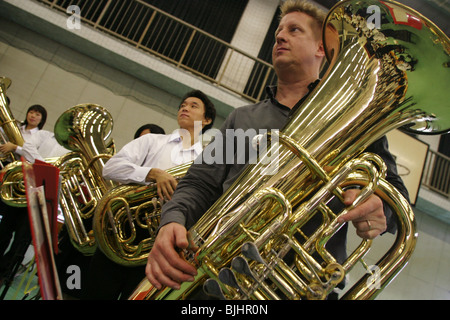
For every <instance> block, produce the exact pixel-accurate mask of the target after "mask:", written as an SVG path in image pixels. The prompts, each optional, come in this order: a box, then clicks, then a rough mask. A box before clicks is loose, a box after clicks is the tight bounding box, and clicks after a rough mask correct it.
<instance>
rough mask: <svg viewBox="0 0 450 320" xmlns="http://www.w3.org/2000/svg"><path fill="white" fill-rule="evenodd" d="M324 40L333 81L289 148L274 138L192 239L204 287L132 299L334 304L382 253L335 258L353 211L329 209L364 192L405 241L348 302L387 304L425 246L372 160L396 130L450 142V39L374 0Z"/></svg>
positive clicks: (343, 18)
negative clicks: (204, 297)
mask: <svg viewBox="0 0 450 320" xmlns="http://www.w3.org/2000/svg"><path fill="white" fill-rule="evenodd" d="M370 6H377V8H378V9H379V13H380V19H379V20H378V21H380V25H379V26H376V28H371V27H370V26H369V25H368V24H367V20H368V18H369V17H370V15H371V13H368V10H367V8H369V7H370ZM323 37H324V45H325V49H326V53H327V59H328V62H329V64H330V67H329V68H328V70H327V73H326V74H325V76H324V78H323V79H322V80H321V82H320V83H319V85H318V86H317V87H316V88H315V89H314V91H313V92H312V93H311V94H310V95H309V96H308V98H307V99H306V100H305V102H304V103H303V104H302V106H301V108H299V109H298V110H297V111H296V113H295V114H294V115H293V117H292V118H291V119H290V120H289V122H288V123H287V124H286V125H285V127H284V128H283V130H282V131H281V132H280V134H279V136H278V137H277V138H278V139H274V138H275V137H274V136H272V138H271V145H270V147H269V148H268V153H267V155H265V156H263V157H262V159H260V161H258V162H257V163H256V164H250V165H249V166H247V167H246V169H245V170H244V172H243V173H242V174H241V175H240V176H239V178H238V179H237V180H236V181H235V183H234V184H233V185H232V186H231V187H230V188H229V189H228V190H227V191H226V192H225V194H224V195H223V196H222V197H221V198H219V200H218V201H216V203H215V204H214V205H213V206H212V207H211V208H210V209H209V210H208V211H207V212H206V213H205V214H204V215H203V216H202V218H201V219H200V220H199V221H197V223H196V224H194V226H193V227H192V228H190V230H189V231H188V237H189V238H191V239H192V241H193V245H192V246H191V247H194V248H196V247H197V248H198V249H197V250H196V251H195V252H194V253H192V252H188V251H186V252H184V255H185V257H186V258H187V260H188V261H190V262H191V263H192V264H193V265H195V266H196V267H197V270H198V275H197V277H196V279H195V281H194V282H192V283H183V284H182V286H181V289H180V290H173V289H170V288H163V289H161V290H157V289H156V288H153V287H152V286H151V285H150V284H149V283H148V281H147V280H146V279H144V281H143V282H142V283H141V285H140V286H139V287H138V288H137V289H136V291H135V292H134V293H133V294H132V296H131V297H130V299H183V298H188V297H189V296H190V292H191V291H192V290H194V289H195V288H196V287H199V286H203V288H204V290H205V291H206V292H207V293H209V294H211V295H214V296H216V297H219V298H224V299H225V298H226V299H322V298H325V297H326V296H327V295H328V294H329V293H330V292H331V291H333V290H334V289H335V287H336V286H337V284H338V283H340V282H341V281H342V279H343V278H344V276H345V275H348V274H349V273H350V271H351V270H352V268H353V267H354V265H355V263H356V262H357V261H359V260H361V259H362V257H363V256H364V255H365V254H366V253H367V251H368V249H369V248H370V245H371V241H369V240H363V241H362V242H361V245H360V246H359V247H358V248H356V249H355V251H353V252H352V253H350V254H349V256H348V258H347V259H346V260H345V261H344V262H338V261H336V259H335V258H334V257H333V256H332V255H331V253H330V252H328V251H327V247H326V245H327V243H328V241H329V239H330V238H331V237H332V236H333V235H334V234H335V233H336V232H337V231H338V230H339V229H340V228H341V227H342V226H343V225H342V224H341V223H338V218H339V216H340V215H342V214H345V212H347V211H348V210H350V209H351V208H352V207H349V208H344V209H343V210H342V211H340V212H333V211H332V210H331V208H330V207H328V205H327V203H328V201H329V200H330V199H331V198H338V199H341V198H342V193H343V188H345V187H347V186H353V185H355V186H360V187H361V189H362V190H361V193H360V196H359V198H358V199H357V200H356V201H355V203H354V204H353V205H356V204H357V203H360V202H361V201H364V199H365V198H366V197H368V196H369V195H370V194H372V193H373V192H375V193H376V194H378V195H380V197H381V198H382V199H384V200H385V201H386V202H387V203H388V204H389V205H390V206H391V208H392V209H393V211H394V213H395V215H396V216H397V221H398V231H397V236H396V240H395V242H394V244H393V245H392V247H391V248H390V249H389V251H388V252H387V253H386V254H385V255H384V256H383V257H382V258H381V259H380V260H379V261H378V262H377V263H376V266H377V267H378V268H379V270H380V276H379V279H378V280H379V286H378V287H377V286H371V285H368V284H369V283H370V281H369V279H368V278H367V277H368V275H366V276H363V277H362V278H361V279H360V280H359V281H358V282H357V283H356V284H355V285H354V286H353V287H351V288H350V289H348V291H347V292H346V293H345V295H344V296H343V298H348V299H371V298H374V297H376V296H377V294H378V293H379V292H381V290H382V289H383V288H384V287H385V286H387V285H388V283H389V282H390V281H391V280H392V279H393V278H394V277H395V275H396V274H397V273H398V272H400V270H401V269H402V268H403V267H404V266H405V264H406V263H407V261H408V259H409V257H410V256H411V254H412V252H413V250H414V247H415V243H416V237H417V234H416V229H415V221H414V215H413V212H412V210H411V207H410V205H409V203H408V201H407V200H406V199H404V197H403V196H402V195H401V194H400V193H399V192H398V191H397V190H396V189H395V188H394V187H392V185H390V184H389V183H388V182H387V181H386V180H385V179H384V165H383V163H382V162H381V161H380V160H379V159H378V157H376V156H374V155H371V154H368V153H367V154H362V152H363V150H365V149H366V148H367V147H368V146H369V145H370V144H371V143H373V142H374V141H376V140H377V139H379V138H381V137H382V136H383V135H384V134H385V133H386V132H388V131H390V130H393V129H395V128H399V127H403V128H405V129H406V130H408V131H412V132H416V133H425V134H426V133H428V134H439V133H443V132H448V131H449V130H450V118H449V117H448V102H447V98H448V93H447V88H446V86H447V85H448V83H449V80H450V78H449V76H450V70H449V66H450V64H449V61H450V59H449V53H450V50H449V48H450V42H449V39H448V37H447V36H445V34H443V32H442V31H441V30H440V29H439V28H437V27H436V26H435V25H434V24H433V23H432V22H430V21H429V20H428V19H427V18H425V17H424V16H422V15H421V14H419V13H418V12H416V11H414V10H412V9H410V8H408V7H407V6H404V5H402V4H400V3H397V2H393V1H371V0H367V1H365V0H355V1H340V2H339V3H338V4H336V5H335V6H334V7H333V8H332V9H331V10H330V12H329V13H328V15H327V18H326V21H325V24H324V28H323ZM430 89H432V90H430ZM311 124H314V125H311ZM276 140H279V143H276ZM269 154H270V155H273V154H278V157H277V159H276V161H278V170H276V172H275V173H274V174H273V175H263V174H261V173H262V172H264V170H266V169H267V168H268V163H270V162H269V161H267V157H268V155H269ZM269 165H270V164H269ZM326 167H331V168H333V170H332V171H331V172H327V171H326V170H325V169H324V168H326ZM313 217H319V218H320V220H321V221H322V223H321V224H320V225H319V226H318V228H317V229H316V230H315V231H314V232H312V233H308V234H306V233H304V232H303V228H304V226H305V225H306V224H307V223H308V222H310V221H311V219H312V218H313ZM288 253H289V254H293V255H294V258H295V259H294V261H293V262H291V261H289V260H288V259H287V257H288V256H289V255H288Z"/></svg>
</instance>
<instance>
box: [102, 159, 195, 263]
mask: <svg viewBox="0 0 450 320" xmlns="http://www.w3.org/2000/svg"><path fill="white" fill-rule="evenodd" d="M191 164H192V162H188V163H185V164H181V165H178V166H175V167H173V168H170V169H168V170H167V172H168V173H170V174H171V175H172V176H173V177H175V178H176V179H180V178H181V177H183V176H184V175H185V174H186V172H187V170H188V169H189V167H190V166H191ZM163 204H164V203H163V202H162V201H161V200H160V199H158V195H157V193H156V184H154V183H153V184H150V185H148V186H146V185H138V184H127V185H120V186H117V187H115V188H112V189H111V190H109V191H108V192H107V193H106V194H105V195H104V196H103V197H102V199H101V200H100V201H99V203H98V206H97V209H96V210H95V213H94V235H95V239H96V240H97V243H98V247H99V248H100V250H102V252H103V253H104V254H105V255H106V256H107V257H108V258H109V259H111V260H112V261H114V262H115V263H117V264H120V265H123V266H129V267H132V266H138V265H145V263H146V262H147V256H148V253H149V252H150V250H151V248H152V246H153V242H154V241H155V237H156V231H157V228H158V226H159V221H160V215H161V207H162V205H163Z"/></svg>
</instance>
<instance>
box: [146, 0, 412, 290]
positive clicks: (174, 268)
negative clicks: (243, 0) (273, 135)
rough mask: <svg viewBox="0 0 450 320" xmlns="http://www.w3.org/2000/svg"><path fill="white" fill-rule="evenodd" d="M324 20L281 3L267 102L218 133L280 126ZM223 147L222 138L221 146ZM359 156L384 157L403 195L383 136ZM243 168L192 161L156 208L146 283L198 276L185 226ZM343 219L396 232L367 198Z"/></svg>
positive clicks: (296, 101) (307, 79)
mask: <svg viewBox="0 0 450 320" xmlns="http://www.w3.org/2000/svg"><path fill="white" fill-rule="evenodd" d="M325 17H326V14H325V13H324V12H322V11H321V10H320V9H318V8H316V7H315V6H314V5H313V4H311V3H307V2H306V3H305V2H303V1H295V0H287V1H286V2H284V3H283V4H282V6H281V17H280V18H281V20H280V22H279V26H278V28H277V30H276V33H275V40H276V41H275V44H274V47H273V51H272V62H273V66H274V68H275V71H276V74H277V76H278V85H277V86H274V87H269V88H267V93H268V96H269V98H268V99H266V100H263V101H261V102H259V103H256V104H254V105H249V106H245V107H241V108H238V109H236V110H234V111H233V112H232V113H231V114H230V116H229V117H228V118H227V120H226V121H225V123H224V125H223V127H222V129H221V131H222V132H223V133H225V132H226V130H230V129H232V130H237V129H242V130H244V131H246V130H249V129H256V130H259V129H266V130H271V129H279V130H281V129H282V128H283V126H284V125H285V123H286V122H287V121H288V120H289V117H290V116H291V115H292V114H293V112H294V111H295V110H296V109H298V108H299V107H300V105H301V104H302V102H303V101H304V100H305V99H306V97H307V96H308V94H309V93H310V92H311V91H312V90H313V89H314V87H315V86H316V85H317V84H318V82H319V80H318V79H319V72H320V68H321V65H322V63H323V59H324V57H325V52H324V47H323V43H322V33H321V31H322V24H323V22H324V19H325ZM310 125H314V124H313V123H311V124H310ZM223 136H225V134H224V135H223ZM225 142H226V141H225V138H224V141H222V143H223V148H225ZM248 148H251V146H248ZM366 151H370V152H373V153H376V154H378V155H379V156H381V157H382V158H383V160H384V161H385V163H386V165H387V167H388V175H387V180H388V181H389V182H390V183H391V184H393V185H394V186H395V187H397V188H398V189H399V190H400V191H401V193H402V194H403V195H404V196H406V197H407V191H406V188H405V187H404V185H403V182H402V180H401V179H400V177H399V176H398V174H397V170H396V164H395V161H394V159H393V157H392V156H391V154H390V153H389V151H388V145H387V140H386V138H385V137H383V138H381V139H379V140H378V141H376V142H375V143H373V144H372V145H371V146H370V147H369V148H367V149H366ZM235 152H236V150H235ZM244 167H245V164H240V163H239V162H237V161H234V162H233V163H231V164H230V163H228V164H227V163H225V162H224V164H219V163H214V164H212V165H211V164H205V163H199V164H196V163H194V164H193V165H192V166H191V168H190V169H189V171H188V173H187V175H186V176H185V177H184V178H183V179H182V180H181V181H180V183H179V184H178V187H177V190H176V192H175V193H174V195H173V198H172V200H171V201H170V202H169V203H167V204H166V205H165V206H164V207H163V209H162V213H161V224H160V229H159V233H158V235H157V237H156V240H155V243H154V246H153V248H152V250H151V252H150V254H149V257H148V262H147V267H146V275H147V279H148V280H149V281H150V283H151V284H153V285H154V286H155V287H156V288H158V289H159V288H161V287H162V286H167V287H171V288H174V289H178V288H180V284H181V283H182V282H186V281H193V279H194V276H195V275H196V274H197V270H196V268H195V267H194V266H192V265H191V264H189V263H187V262H186V261H185V260H184V259H183V258H181V257H180V255H179V249H180V248H182V249H186V248H188V240H187V238H186V232H187V229H189V228H190V227H191V226H192V225H193V224H194V223H195V222H196V221H197V220H198V219H199V218H200V217H201V215H202V214H203V213H204V212H206V211H207V209H208V208H209V207H211V206H212V205H213V203H214V202H215V200H217V199H218V198H219V197H220V196H221V194H222V193H223V192H224V191H225V190H227V188H228V187H229V186H230V185H232V183H233V181H234V180H235V179H236V178H237V177H238V176H239V174H240V173H241V172H242V171H243V169H244ZM358 193H359V191H358V190H347V191H346V192H345V193H344V196H345V199H344V202H345V204H346V205H348V204H351V203H352V202H353V201H354V199H355V198H356V196H357V194H358ZM345 221H352V222H353V224H354V226H355V228H356V230H357V234H358V235H359V236H360V237H362V238H367V239H372V238H375V237H377V236H378V235H380V234H382V233H383V232H385V231H395V227H396V222H395V219H394V217H393V215H392V212H390V210H389V208H388V207H385V208H384V205H383V201H382V200H381V199H380V198H379V197H378V196H376V195H371V196H370V197H369V198H368V199H367V200H366V201H365V202H364V203H362V204H360V205H359V206H357V207H355V208H354V209H353V210H351V211H349V212H348V213H347V214H346V215H345ZM341 222H344V221H341ZM346 226H347V225H345V226H344V227H343V228H341V230H340V231H339V232H338V233H337V234H336V235H335V236H334V237H333V238H332V239H331V240H330V241H329V243H328V245H327V249H328V250H329V251H331V253H332V254H333V256H334V257H335V258H336V259H337V261H338V262H342V261H343V260H345V257H346V247H345V243H346V240H345V239H346V231H347V229H346V228H347V227H346Z"/></svg>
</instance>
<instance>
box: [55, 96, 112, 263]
mask: <svg viewBox="0 0 450 320" xmlns="http://www.w3.org/2000/svg"><path fill="white" fill-rule="evenodd" d="M112 127H113V120H112V116H111V114H110V113H109V112H108V111H107V110H106V109H105V108H103V107H101V106H99V105H96V104H80V105H76V106H74V107H72V108H70V109H68V110H67V111H65V112H64V113H63V114H62V115H61V116H60V117H59V119H58V120H57V121H56V123H55V129H54V132H55V137H56V140H57V141H58V142H59V144H61V145H62V146H63V147H65V148H66V149H68V150H71V151H72V152H69V153H67V154H65V155H64V156H62V157H60V158H59V159H58V160H57V161H55V163H54V164H53V165H54V166H56V167H58V168H59V169H60V175H61V196H60V205H61V210H62V212H63V215H64V224H65V226H66V228H67V231H68V234H69V237H70V239H71V242H72V244H73V245H74V247H75V248H76V249H77V250H78V251H80V252H81V253H83V254H85V255H91V254H93V253H94V251H95V249H96V241H95V237H94V232H93V230H92V217H93V215H94V210H95V208H96V206H97V204H98V201H99V200H100V199H101V198H102V196H103V195H104V194H105V193H106V192H107V190H108V189H110V188H112V187H114V186H115V185H116V184H115V183H113V182H111V181H110V180H106V179H104V178H103V176H102V170H103V167H104V164H105V162H106V161H107V160H108V159H109V158H110V157H111V156H112V155H113V154H114V153H115V147H114V141H113V140H112V138H111V132H112Z"/></svg>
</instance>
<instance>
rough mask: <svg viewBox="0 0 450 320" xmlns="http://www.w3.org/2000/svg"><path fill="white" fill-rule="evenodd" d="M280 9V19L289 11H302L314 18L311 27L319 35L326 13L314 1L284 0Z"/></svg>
mask: <svg viewBox="0 0 450 320" xmlns="http://www.w3.org/2000/svg"><path fill="white" fill-rule="evenodd" d="M280 10H281V14H280V20H281V19H282V18H283V17H284V16H285V15H287V14H288V13H291V12H303V13H305V14H307V15H308V16H310V17H311V18H313V19H314V21H315V25H314V26H312V27H313V28H314V30H316V31H318V32H317V35H318V36H319V37H321V31H322V26H323V23H324V21H325V18H326V16H327V13H326V12H325V11H324V10H323V9H321V8H320V7H318V6H317V5H315V4H314V3H312V2H310V1H306V0H286V1H284V2H283V3H282V4H281V6H280Z"/></svg>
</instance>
